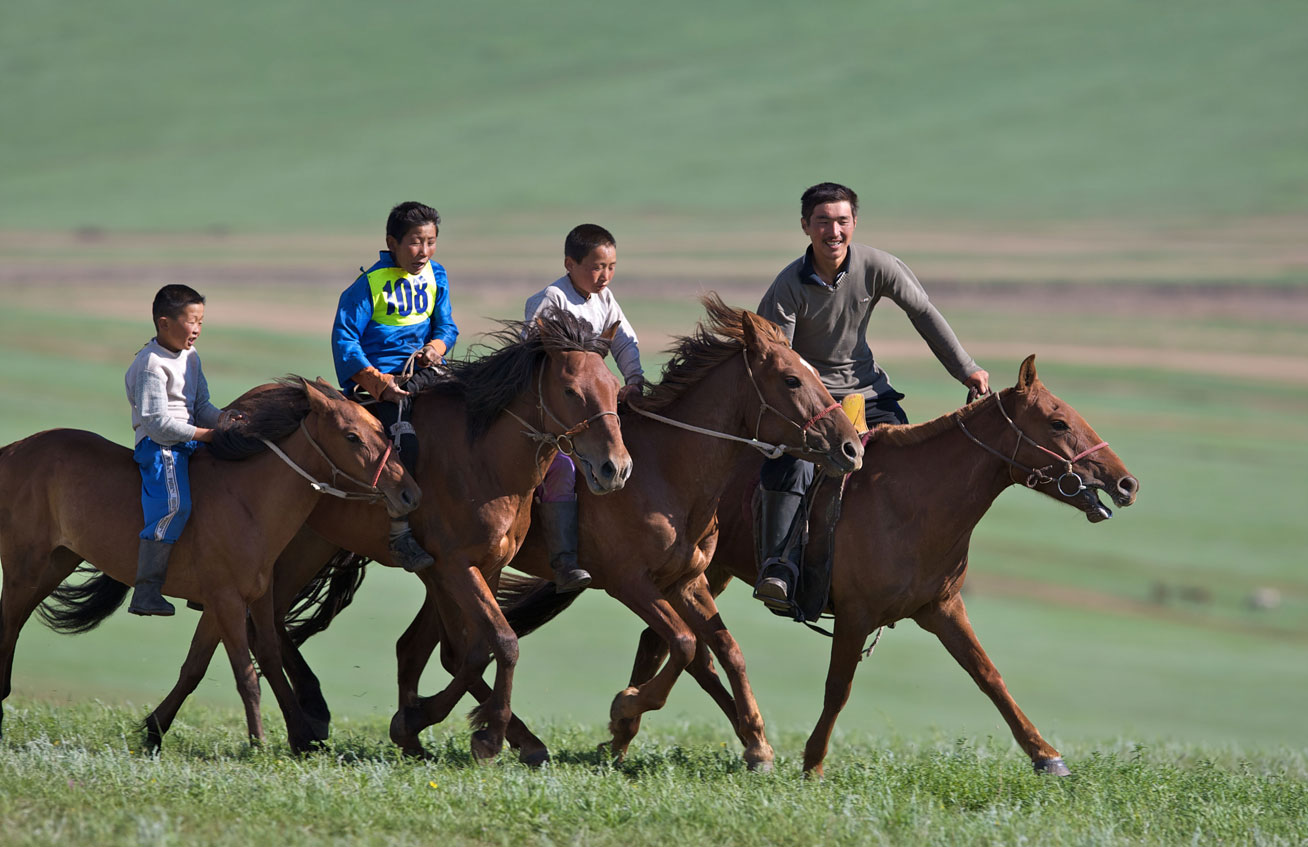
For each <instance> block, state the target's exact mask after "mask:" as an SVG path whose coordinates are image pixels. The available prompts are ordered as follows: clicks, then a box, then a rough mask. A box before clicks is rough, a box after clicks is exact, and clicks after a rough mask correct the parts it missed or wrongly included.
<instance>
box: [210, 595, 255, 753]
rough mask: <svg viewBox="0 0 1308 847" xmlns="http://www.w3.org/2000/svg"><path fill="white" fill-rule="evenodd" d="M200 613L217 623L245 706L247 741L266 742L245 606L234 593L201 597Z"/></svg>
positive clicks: (238, 691)
mask: <svg viewBox="0 0 1308 847" xmlns="http://www.w3.org/2000/svg"><path fill="white" fill-rule="evenodd" d="M204 612H205V614H206V615H209V614H212V615H213V616H214V620H215V621H216V622H217V625H218V631H219V634H220V635H221V637H222V641H223V647H224V648H225V649H226V650H227V660H228V661H229V662H230V663H231V665H232V676H233V678H234V679H235V680H236V693H237V694H238V695H239V696H240V698H241V705H242V706H244V707H245V722H246V725H247V726H248V727H249V732H250V741H251V742H252V743H262V742H264V741H267V740H268V739H267V736H266V735H265V734H264V731H263V717H262V716H261V715H260V713H259V676H258V674H256V673H255V670H254V662H253V661H252V660H251V659H250V640H249V636H248V634H247V631H246V605H245V603H244V602H242V601H241V598H240V596H239V595H237V594H235V593H234V592H224V593H223V594H222V595H220V596H218V597H213V596H210V597H207V598H205V608H204Z"/></svg>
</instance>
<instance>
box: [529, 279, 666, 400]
mask: <svg viewBox="0 0 1308 847" xmlns="http://www.w3.org/2000/svg"><path fill="white" fill-rule="evenodd" d="M551 305H553V306H557V307H559V308H560V309H563V310H564V311H565V312H571V313H572V314H574V315H576V316H577V317H579V318H582V319H584V320H585V321H586V322H587V323H589V324H590V325H591V326H592V327H593V328H594V329H595V331H596V332H604V331H605V330H607V329H608V328H609V327H610V326H611V325H613V324H614V323H615V322H616V323H617V324H618V331H617V334H616V335H614V337H613V344H612V345H611V346H610V347H609V349H610V350H611V351H612V353H613V361H614V362H616V363H617V365H618V370H619V371H621V372H622V380H623V382H626V383H627V384H631V383H633V382H640V381H641V380H642V379H644V373H645V371H644V369H643V368H642V367H641V364H640V342H639V341H638V340H637V338H636V330H635V329H633V328H632V326H631V321H629V320H627V316H626V315H624V314H623V313H622V307H621V306H619V305H618V301H617V299H616V298H615V297H614V296H613V294H612V292H610V291H608V290H607V289H605V290H604V291H601V292H599V293H598V294H592V295H591V296H590V297H587V296H586V295H584V294H582V293H581V292H580V291H578V290H577V289H576V287H575V286H573V284H572V280H571V279H569V278H568V277H567V276H561V277H559V278H558V279H556V280H554V281H553V282H551V283H550V284H549V285H547V286H545V287H544V288H543V289H541V290H540V291H537V292H536V293H535V294H533V295H531V296H530V297H528V298H527V304H526V307H525V309H524V314H525V315H526V319H527V321H528V322H530V321H532V320H534V319H535V318H536V316H537V315H539V314H540V313H541V312H543V311H545V309H546V307H548V306H551Z"/></svg>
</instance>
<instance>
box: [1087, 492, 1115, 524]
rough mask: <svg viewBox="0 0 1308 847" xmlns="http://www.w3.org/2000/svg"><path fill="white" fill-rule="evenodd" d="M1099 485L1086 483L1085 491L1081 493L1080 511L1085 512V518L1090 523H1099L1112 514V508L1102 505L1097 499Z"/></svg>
mask: <svg viewBox="0 0 1308 847" xmlns="http://www.w3.org/2000/svg"><path fill="white" fill-rule="evenodd" d="M1099 491H1100V486H1098V485H1088V486H1086V489H1085V491H1083V492H1082V493H1081V497H1082V498H1083V501H1084V505H1083V506H1082V508H1081V511H1083V512H1085V517H1086V520H1088V521H1090V523H1099V522H1101V521H1106V520H1108V519H1109V518H1111V517H1112V516H1113V510H1112V509H1110V508H1108V507H1107V506H1105V505H1104V503H1103V501H1102V500H1100V499H1099Z"/></svg>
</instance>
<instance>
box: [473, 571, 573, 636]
mask: <svg viewBox="0 0 1308 847" xmlns="http://www.w3.org/2000/svg"><path fill="white" fill-rule="evenodd" d="M582 593H583V592H581V591H573V592H571V593H570V594H559V593H558V592H556V591H555V590H554V583H552V582H546V581H545V580H543V579H538V578H536V577H534V576H518V575H516V574H511V573H501V574H500V587H499V588H498V589H497V590H496V591H495V600H496V601H497V602H498V603H499V604H500V611H501V612H503V613H504V619H505V620H506V621H508V622H509V626H511V627H513V632H514V634H515V635H517V636H518V637H519V638H522V637H523V636H524V635H530V634H531V633H533V632H535V631H536V630H538V629H540V628H541V627H542V626H544V625H545V624H547V623H549V622H550V621H552V620H554V618H555V617H556V616H557V615H558V614H559V613H560V612H562V611H563V610H564V609H566V608H568V607H569V606H571V605H572V603H573V601H575V600H576V599H577V598H578V597H580V596H581V595H582Z"/></svg>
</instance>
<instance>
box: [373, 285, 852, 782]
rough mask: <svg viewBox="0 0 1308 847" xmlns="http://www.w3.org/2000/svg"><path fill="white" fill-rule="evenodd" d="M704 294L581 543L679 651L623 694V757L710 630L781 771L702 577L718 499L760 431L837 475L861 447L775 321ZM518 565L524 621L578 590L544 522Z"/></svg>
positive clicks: (424, 642) (408, 732) (403, 680)
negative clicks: (528, 589)
mask: <svg viewBox="0 0 1308 847" xmlns="http://www.w3.org/2000/svg"><path fill="white" fill-rule="evenodd" d="M704 305H705V307H706V309H707V310H708V320H707V322H706V323H702V324H701V327H700V329H699V331H698V332H697V333H696V334H695V335H693V336H691V337H689V338H685V339H682V340H681V342H680V344H679V345H678V346H677V347H676V348H675V350H674V351H673V357H672V360H671V361H670V362H669V364H668V366H667V369H666V370H665V373H664V378H663V380H662V382H661V383H660V384H659V385H658V386H657V387H656V388H654V390H653V392H652V394H651V395H650V396H648V397H646V398H643V399H641V400H639V401H637V403H638V404H639V408H635V407H633V409H632V410H631V411H629V412H628V413H626V414H624V415H623V418H622V430H623V438H624V439H625V441H626V444H627V447H628V449H629V450H630V451H631V453H632V455H633V456H634V457H635V459H636V461H637V463H638V464H639V466H640V468H641V471H640V472H639V473H638V474H637V475H636V476H635V477H633V479H632V482H631V483H630V484H629V485H627V487H626V488H624V489H623V490H622V491H621V492H619V493H617V494H613V495H610V496H607V497H604V498H598V497H594V496H586V495H585V494H584V493H583V494H582V495H581V504H580V513H581V516H582V520H581V538H580V550H579V554H580V559H581V561H582V562H583V563H584V564H585V567H586V568H587V570H589V571H590V573H591V575H592V577H593V582H592V587H594V588H599V589H602V590H604V591H606V592H607V593H608V594H609V595H610V596H612V597H613V598H615V599H616V600H618V601H619V602H621V603H622V604H624V605H625V606H627V607H628V608H629V609H631V610H632V611H633V612H635V613H636V614H637V615H638V616H640V618H641V619H642V620H643V621H645V622H646V623H647V624H649V626H650V627H651V631H653V632H655V633H656V634H657V637H658V638H659V639H660V641H661V643H663V644H665V645H668V646H669V647H670V649H671V655H672V661H671V662H669V663H668V665H667V666H666V667H665V668H664V669H663V671H662V672H661V673H659V674H658V675H657V676H655V677H654V678H653V679H650V680H647V681H642V683H641V684H640V685H633V686H632V687H629V688H627V689H625V690H623V691H622V692H620V693H619V694H618V695H617V697H616V698H614V701H613V704H612V706H611V708H610V716H611V722H610V724H609V729H610V732H611V734H612V738H611V740H610V741H609V742H608V743H609V746H610V750H611V752H612V753H613V754H614V755H615V756H616V757H617V758H621V757H622V756H623V755H624V754H625V753H626V750H627V747H628V745H629V744H630V741H631V739H632V737H633V736H634V735H635V733H636V729H637V727H639V725H640V720H641V715H642V714H644V713H645V712H647V711H651V710H656V709H660V708H662V706H663V705H664V703H665V702H666V700H667V694H668V690H669V689H670V688H671V686H672V682H673V681H674V680H675V679H676V676H677V674H678V673H679V672H680V671H681V669H682V667H684V666H685V665H686V664H687V663H688V662H689V661H690V660H691V657H692V655H693V654H694V651H695V645H696V642H697V640H698V641H700V642H702V643H705V644H707V645H709V647H710V648H711V649H712V651H713V652H714V653H715V654H716V655H717V656H718V658H719V660H720V661H721V662H722V664H723V667H724V668H725V669H726V671H727V674H728V676H729V678H730V681H731V686H732V690H733V692H735V703H736V707H737V708H736V712H735V713H734V714H733V715H732V722H733V724H734V725H735V727H736V730H737V734H738V736H739V738H740V740H741V743H742V744H743V745H744V759H745V761H746V762H747V763H748V765H749V766H750V767H751V768H758V769H768V768H770V767H771V763H772V759H773V753H772V748H771V746H770V745H769V744H768V742H767V738H766V736H765V733H764V729H763V719H762V716H761V715H760V713H759V710H758V707H757V705H756V704H755V702H754V698H753V695H752V694H751V693H750V687H749V681H748V679H747V678H746V676H745V665H744V659H743V657H742V655H741V652H740V649H739V647H738V646H737V645H736V642H735V640H734V639H733V638H732V637H731V634H730V633H729V632H728V631H727V628H726V625H725V624H724V623H723V621H722V618H721V616H720V615H719V614H718V610H717V607H716V605H715V604H714V601H713V597H712V595H711V594H710V593H709V591H708V585H707V583H706V582H705V580H704V576H703V574H704V569H705V567H707V565H708V562H709V559H710V558H711V557H712V554H713V540H714V536H715V524H716V520H715V517H714V516H715V513H716V511H717V509H718V501H719V499H720V497H721V496H722V493H723V491H724V489H725V488H726V483H727V481H728V480H729V479H730V478H731V476H732V474H733V473H734V472H737V471H738V469H739V468H741V467H749V468H752V469H753V470H754V472H757V470H758V467H759V465H760V463H761V462H762V456H761V455H760V454H759V453H758V452H756V451H755V450H754V449H752V446H758V445H759V442H760V440H764V441H768V442H776V443H777V444H778V445H781V446H783V447H784V448H785V450H786V451H787V452H791V453H795V454H798V455H803V456H805V457H806V458H809V459H811V460H813V461H815V462H817V463H818V464H819V465H820V466H821V467H822V468H824V469H825V470H827V471H829V472H831V473H833V474H844V473H848V472H849V471H851V470H853V469H855V468H857V467H858V466H859V464H860V463H861V461H862V445H861V444H860V443H859V441H858V437H857V435H856V433H855V432H854V428H853V426H852V425H851V424H850V422H849V420H848V419H847V418H846V417H845V416H844V415H843V414H841V413H839V412H838V411H837V412H835V414H831V412H833V410H835V409H837V408H838V406H837V405H836V403H835V401H833V400H832V399H831V395H830V394H829V393H828V392H827V390H826V389H825V388H824V387H823V385H822V383H821V381H820V380H819V379H818V378H817V375H816V373H815V372H814V371H813V369H812V368H810V367H809V366H808V365H807V364H805V363H804V361H803V360H802V359H801V358H800V357H799V355H798V354H796V353H795V352H794V351H793V350H792V349H791V348H790V345H789V344H788V343H787V342H786V339H785V337H784V336H783V335H782V334H781V333H780V332H779V331H778V330H777V328H776V327H775V326H774V325H773V324H771V323H769V322H768V321H765V320H763V319H762V318H760V317H758V316H757V315H755V314H753V313H751V312H746V311H741V310H737V309H732V308H729V307H727V306H726V305H725V304H723V303H722V301H721V300H719V299H718V298H717V297H716V295H713V296H710V297H706V298H704ZM651 414H652V415H653V416H654V417H647V416H646V415H651ZM683 427H687V428H683ZM713 435H718V436H725V437H718V438H714V437H711V436H713ZM513 566H514V567H515V568H518V569H521V570H525V571H528V572H530V573H533V574H536V575H538V576H540V577H542V579H541V580H537V581H535V582H534V583H533V585H532V587H533V588H536V589H537V590H536V591H535V593H533V594H532V595H531V597H530V598H529V599H525V598H524V599H523V600H522V601H521V602H519V603H517V604H515V605H514V606H512V607H511V608H506V609H505V612H506V617H507V619H508V621H509V623H511V624H513V625H514V627H515V629H516V630H517V631H518V632H520V633H524V632H529V631H530V629H531V627H532V625H533V624H534V623H539V622H541V617H542V616H543V617H549V616H552V615H553V614H555V613H557V611H558V610H559V609H560V608H561V607H562V606H564V605H567V604H569V603H571V602H572V600H573V599H575V597H576V596H577V595H575V594H574V595H558V594H557V593H555V592H554V590H553V586H552V585H550V584H549V583H548V582H547V580H548V578H549V576H550V573H551V571H550V566H549V562H548V555H547V552H546V550H545V545H544V540H543V533H542V532H540V531H539V530H538V529H537V528H535V527H533V529H532V530H531V532H530V533H529V534H528V536H527V540H526V541H525V542H524V544H523V547H522V549H521V550H520V551H519V552H518V555H517V557H516V558H514V560H513ZM430 596H431V595H429V597H430ZM528 619H530V620H531V621H532V622H533V624H529V623H527V622H526V621H527V620H528ZM438 622H439V623H446V619H445V618H444V617H443V616H438V615H434V614H432V610H431V609H430V608H424V610H423V612H422V613H420V614H419V616H418V618H417V619H416V620H415V622H414V625H413V626H412V627H410V629H409V631H408V632H406V633H405V636H404V638H403V639H402V640H401V642H400V644H399V645H398V647H397V652H398V654H399V655H400V657H401V662H400V669H401V677H400V689H401V700H402V702H403V701H404V700H405V699H406V698H408V697H411V696H413V694H414V693H416V688H417V683H418V678H419V676H420V674H421V672H422V669H423V666H424V665H425V663H426V661H427V659H428V657H429V656H430V654H431V651H432V649H433V647H434V646H435V644H436V641H437V639H438V638H439V639H441V640H442V641H443V642H444V643H445V644H446V645H447V646H448V644H449V640H448V639H447V638H445V637H443V635H442V630H441V629H440V628H439V627H436V626H433V624H435V623H438ZM457 653H458V651H457V650H455V651H454V654H453V655H450V654H447V653H446V652H445V651H443V655H442V659H443V661H444V662H445V663H446V665H447V667H450V668H452V669H457V668H458V667H459V666H460V664H461V659H460V657H459V656H458V655H457ZM459 693H462V691H460V692H459ZM472 693H473V695H474V696H479V692H478V691H476V690H473V691H472ZM452 705H453V703H452V702H447V703H445V704H443V708H444V709H445V711H448V709H449V708H450V707H451V706H452ZM423 710H424V702H423V701H422V700H418V701H417V703H416V705H414V706H412V707H410V708H407V709H404V710H402V715H401V717H402V719H403V724H402V725H398V724H397V723H393V724H392V730H393V733H395V734H396V735H399V736H400V739H397V740H408V741H409V742H410V743H413V744H416V743H417V738H416V737H417V733H418V732H419V731H421V729H423V728H424V727H425V726H427V725H429V724H428V722H427V720H426V718H427V715H426V714H425V713H424V711H423ZM509 740H510V742H511V743H513V745H514V746H515V747H518V748H519V749H520V751H521V756H522V758H523V759H524V760H525V761H529V762H537V761H541V760H543V759H544V758H545V757H546V756H547V753H546V750H545V746H544V744H542V743H541V742H540V740H539V739H538V738H536V737H535V736H534V735H532V734H531V733H530V731H529V730H527V728H526V727H525V726H524V725H522V724H521V723H520V722H518V721H516V720H515V721H514V723H513V726H512V727H511V732H510V735H509Z"/></svg>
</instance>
